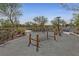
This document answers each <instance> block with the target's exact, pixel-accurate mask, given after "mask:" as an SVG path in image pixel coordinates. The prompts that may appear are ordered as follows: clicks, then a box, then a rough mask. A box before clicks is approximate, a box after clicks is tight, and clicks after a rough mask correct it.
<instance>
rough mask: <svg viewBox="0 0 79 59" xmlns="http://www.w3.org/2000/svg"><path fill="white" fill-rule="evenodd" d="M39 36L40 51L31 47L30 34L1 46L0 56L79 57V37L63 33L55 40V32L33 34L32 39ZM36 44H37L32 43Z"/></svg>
mask: <svg viewBox="0 0 79 59" xmlns="http://www.w3.org/2000/svg"><path fill="white" fill-rule="evenodd" d="M36 34H38V35H39V39H40V42H39V50H38V52H37V51H36V46H34V45H32V44H31V45H30V46H28V43H29V33H26V35H25V36H22V37H19V38H16V39H14V40H11V41H8V42H7V43H5V44H4V45H3V44H2V45H0V55H2V56H77V55H78V56H79V37H77V36H75V35H70V34H64V33H62V34H61V36H57V37H56V39H57V40H54V37H53V36H52V35H53V32H49V33H48V34H49V36H48V37H49V38H48V39H47V37H46V36H47V32H31V37H32V38H34V39H35V38H36ZM50 35H51V36H50ZM32 43H33V44H36V41H35V42H32Z"/></svg>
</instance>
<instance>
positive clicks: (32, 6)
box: [20, 3, 73, 24]
mask: <svg viewBox="0 0 79 59" xmlns="http://www.w3.org/2000/svg"><path fill="white" fill-rule="evenodd" d="M21 12H22V13H23V15H22V16H21V17H20V22H21V23H22V24H23V23H25V22H27V21H33V18H34V17H36V16H45V17H47V18H48V21H49V22H48V24H50V21H51V20H53V19H54V18H55V17H57V16H60V17H62V19H64V20H65V21H66V22H69V21H70V20H71V19H72V17H73V11H70V10H66V9H65V8H64V7H62V6H61V5H60V4H57V3H25V4H22V7H21Z"/></svg>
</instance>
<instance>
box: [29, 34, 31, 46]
mask: <svg viewBox="0 0 79 59" xmlns="http://www.w3.org/2000/svg"><path fill="white" fill-rule="evenodd" d="M30 44H31V34H29V44H28V46H30Z"/></svg>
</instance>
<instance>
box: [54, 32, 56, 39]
mask: <svg viewBox="0 0 79 59" xmlns="http://www.w3.org/2000/svg"><path fill="white" fill-rule="evenodd" d="M54 40H56V32H54Z"/></svg>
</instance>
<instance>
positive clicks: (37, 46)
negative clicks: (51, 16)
mask: <svg viewBox="0 0 79 59" xmlns="http://www.w3.org/2000/svg"><path fill="white" fill-rule="evenodd" d="M36 51H37V52H38V51H39V35H37V36H36Z"/></svg>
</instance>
